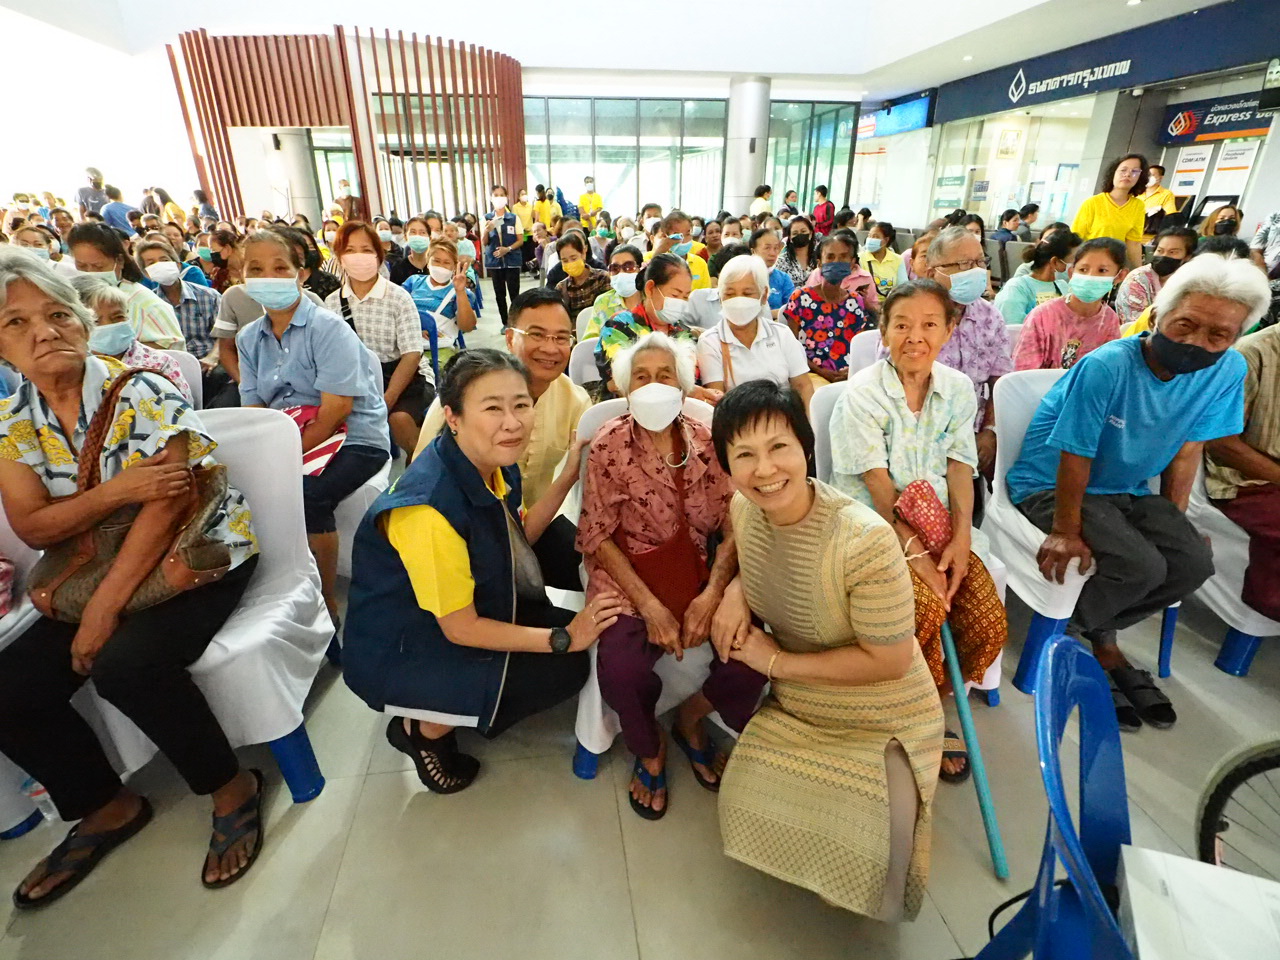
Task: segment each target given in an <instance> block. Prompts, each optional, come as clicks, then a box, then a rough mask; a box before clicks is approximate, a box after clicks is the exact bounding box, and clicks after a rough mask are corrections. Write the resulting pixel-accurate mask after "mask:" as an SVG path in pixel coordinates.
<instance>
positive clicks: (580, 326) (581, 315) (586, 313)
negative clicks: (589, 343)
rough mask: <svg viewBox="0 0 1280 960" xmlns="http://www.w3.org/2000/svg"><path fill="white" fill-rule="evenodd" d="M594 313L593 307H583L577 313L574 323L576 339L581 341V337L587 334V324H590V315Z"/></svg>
mask: <svg viewBox="0 0 1280 960" xmlns="http://www.w3.org/2000/svg"><path fill="white" fill-rule="evenodd" d="M593 312H594V308H593V307H583V308H582V309H581V310H579V311H578V319H577V321H576V323H575V328H576V329H577V333H578V339H579V340H581V339H582V335H583V334H584V333H586V332H587V324H589V323H590V322H591V314H592V313H593Z"/></svg>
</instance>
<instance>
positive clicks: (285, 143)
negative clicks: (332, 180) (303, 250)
mask: <svg viewBox="0 0 1280 960" xmlns="http://www.w3.org/2000/svg"><path fill="white" fill-rule="evenodd" d="M275 134H276V137H277V138H278V140H279V142H280V151H279V154H278V156H279V158H280V165H281V172H282V173H283V174H284V176H285V178H287V182H288V190H289V195H290V205H289V209H290V210H292V211H293V212H294V213H301V214H303V215H305V216H306V217H307V219H308V220H310V221H311V223H313V224H315V225H316V226H317V228H318V227H319V224H320V221H321V219H323V216H324V215H323V213H322V204H323V200H322V199H321V197H320V185H319V183H318V182H317V180H316V165H315V159H314V158H313V157H312V155H311V143H310V140H309V138H308V137H307V131H306V130H300V129H296V128H295V129H290V130H277V131H276V132H275Z"/></svg>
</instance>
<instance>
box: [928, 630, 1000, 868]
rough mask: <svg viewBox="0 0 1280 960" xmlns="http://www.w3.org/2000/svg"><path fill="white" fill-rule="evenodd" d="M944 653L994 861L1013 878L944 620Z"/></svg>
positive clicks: (967, 696) (995, 864)
mask: <svg viewBox="0 0 1280 960" xmlns="http://www.w3.org/2000/svg"><path fill="white" fill-rule="evenodd" d="M942 655H943V657H944V658H945V659H946V661H947V673H948V674H949V675H950V677H951V692H952V693H954V694H955V698H956V711H957V712H958V713H959V714H960V729H961V730H962V731H963V733H964V742H965V746H966V747H967V748H968V750H969V764H970V766H971V767H972V768H973V786H974V789H976V790H977V791H978V808H979V809H980V810H981V811H982V825H983V827H985V828H986V831H987V846H988V847H990V848H991V864H992V866H993V867H995V871H996V877H997V878H998V879H1000V880H1008V879H1009V863H1008V861H1007V860H1006V859H1005V856H1004V841H1003V840H1001V839H1000V824H999V822H998V821H997V820H996V806H995V802H994V801H993V800H992V799H991V786H990V784H988V783H987V768H986V765H985V764H984V763H983V762H982V747H980V746H979V745H978V732H977V731H976V730H975V729H974V728H973V711H971V710H970V709H969V694H968V693H967V692H966V690H965V688H964V678H963V677H962V676H960V658H959V657H958V656H957V655H956V644H955V641H954V640H952V639H951V625H950V624H949V623H947V622H946V621H943V624H942Z"/></svg>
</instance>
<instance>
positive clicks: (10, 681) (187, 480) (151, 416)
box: [0, 250, 263, 909]
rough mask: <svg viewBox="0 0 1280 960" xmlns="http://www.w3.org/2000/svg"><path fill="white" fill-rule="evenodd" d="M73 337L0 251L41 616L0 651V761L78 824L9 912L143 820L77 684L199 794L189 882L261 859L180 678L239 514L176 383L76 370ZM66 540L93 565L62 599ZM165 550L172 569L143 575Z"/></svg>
mask: <svg viewBox="0 0 1280 960" xmlns="http://www.w3.org/2000/svg"><path fill="white" fill-rule="evenodd" d="M93 327H94V324H93V314H92V313H91V312H90V311H89V309H88V308H87V307H85V306H84V305H83V304H81V302H80V299H79V298H78V297H77V296H76V292H75V290H73V289H72V287H71V285H70V284H69V283H67V282H66V280H64V279H62V278H61V277H60V276H59V275H57V274H54V273H53V272H52V271H50V270H49V268H48V267H47V266H46V265H45V264H43V263H41V262H39V261H37V260H36V259H35V258H33V257H31V256H30V255H29V254H27V253H25V252H23V251H18V250H0V361H3V362H4V363H5V364H7V365H8V366H10V367H13V368H15V369H17V371H18V372H19V373H21V374H22V377H23V379H22V382H21V384H20V386H19V387H18V390H17V392H16V393H14V395H13V396H11V397H9V398H7V399H6V400H3V401H0V500H2V501H3V503H4V509H5V514H6V516H7V518H8V521H9V525H10V527H11V528H12V530H13V532H14V534H16V535H17V537H18V538H19V539H20V540H22V541H23V542H24V543H26V544H27V545H28V546H30V547H32V548H33V549H35V550H44V551H46V554H45V563H46V566H47V569H45V570H44V571H43V572H42V568H41V567H37V568H36V569H35V570H33V571H32V573H31V574H30V576H29V580H30V581H31V583H29V584H28V588H29V590H30V591H31V594H32V599H33V601H34V602H35V605H36V608H37V609H38V610H39V611H40V612H41V613H42V614H43V615H42V616H41V617H40V618H39V619H37V620H36V621H35V623H34V624H32V626H31V627H30V628H29V629H28V630H27V631H26V632H25V633H23V634H22V635H21V636H20V637H18V638H17V639H16V640H14V641H13V642H12V643H10V644H9V645H8V646H6V647H5V648H4V649H3V650H0V753H3V754H4V755H5V756H7V757H9V759H11V760H12V761H13V762H14V763H16V764H17V765H18V766H19V767H21V768H22V769H23V770H25V771H26V772H27V773H29V774H30V775H31V776H32V777H34V778H35V779H36V780H37V781H39V782H40V783H42V784H43V785H44V786H45V788H46V789H47V790H48V791H49V795H50V797H51V798H52V799H53V801H54V803H55V804H56V805H57V807H58V813H59V814H60V816H61V817H62V819H63V820H66V821H77V820H78V821H79V823H77V824H76V826H75V827H73V828H72V830H71V832H70V833H68V834H67V836H66V838H65V839H64V840H63V841H62V842H61V843H59V844H58V845H57V846H56V847H54V849H53V851H52V852H51V853H50V854H49V856H48V857H46V858H45V859H44V860H42V861H40V863H39V864H37V865H36V867H35V869H34V870H32V871H31V873H29V874H28V875H27V877H26V879H24V880H23V881H22V883H21V884H20V885H19V886H18V888H17V890H16V891H15V892H14V895H13V902H14V904H15V906H17V907H19V908H20V909H21V908H29V907H37V906H43V905H46V904H49V903H52V902H53V901H54V900H57V899H58V898H60V897H62V896H63V895H65V894H66V893H68V892H69V891H70V890H71V889H72V888H73V887H75V886H76V885H77V884H78V883H80V881H82V880H83V879H84V878H85V877H86V876H87V875H88V874H89V872H90V871H91V870H93V868H94V867H95V866H97V864H98V862H99V861H100V860H101V859H102V858H103V857H104V856H106V855H107V854H108V853H109V852H110V851H111V850H113V849H114V848H115V847H118V846H119V845H120V844H122V843H124V842H125V841H126V840H128V839H129V838H130V837H132V836H133V835H134V834H136V833H137V832H138V831H139V830H141V829H142V828H143V827H145V826H146V825H147V823H148V821H150V819H151V816H152V809H151V805H150V804H149V803H148V802H147V800H146V798H145V797H142V796H140V795H138V794H137V793H134V792H133V791H132V790H130V789H129V788H128V787H126V786H124V784H122V783H121V782H120V778H119V777H118V776H117V775H116V772H115V770H114V769H113V767H112V765H111V761H110V760H109V759H108V758H107V756H106V753H105V752H104V750H103V748H102V744H101V743H100V742H99V741H98V738H97V736H96V735H95V734H94V732H93V730H92V728H91V727H90V726H89V725H88V723H86V722H85V720H84V718H83V717H81V716H80V714H79V713H78V712H77V711H76V710H75V708H74V707H72V706H71V703H70V700H71V697H72V696H73V695H74V694H75V692H76V691H77V690H78V689H79V688H80V687H81V686H83V685H84V683H85V681H86V680H93V683H94V687H95V688H96V689H97V692H98V695H99V696H100V697H102V698H103V699H105V700H106V701H107V702H108V703H110V704H111V705H112V706H114V707H116V708H117V709H118V710H119V711H120V712H121V713H123V714H124V715H125V716H126V717H128V718H129V719H130V720H132V721H133V722H134V723H135V724H137V725H138V727H139V729H141V730H142V732H143V733H145V734H146V735H147V736H148V737H149V738H150V739H151V740H152V741H153V742H154V743H155V744H156V746H157V747H159V748H160V752H161V753H163V754H164V755H165V756H167V757H168V758H169V760H170V761H172V763H173V765H174V766H175V767H177V769H178V772H179V773H180V774H181V775H182V777H183V779H185V780H186V781H187V785H188V786H189V787H190V788H191V790H192V792H194V793H197V794H203V795H212V799H213V836H212V839H211V841H210V845H209V850H208V853H207V854H206V855H205V856H204V858H203V860H204V862H203V865H202V867H201V870H200V876H201V880H202V881H203V882H204V885H205V886H207V887H222V886H226V885H227V884H229V883H233V882H234V881H236V880H238V879H239V878H240V877H242V876H244V874H245V872H246V871H247V870H248V869H249V867H250V866H251V865H252V864H253V862H254V859H255V857H256V856H257V853H258V851H259V850H260V849H261V846H262V836H263V832H262V825H263V821H262V807H261V798H262V778H261V774H258V773H257V772H256V771H248V770H244V769H242V768H241V767H240V764H239V761H238V760H237V759H236V755H235V753H234V752H233V751H232V749H231V745H230V744H229V743H228V741H227V737H226V734H225V733H224V732H223V730H222V727H221V725H220V724H219V723H218V719H217V718H216V717H215V716H214V715H213V712H212V710H210V708H209V704H208V703H207V702H206V700H205V698H204V694H202V693H201V692H200V688H199V687H197V686H196V684H195V683H194V682H193V681H192V679H191V674H190V672H189V668H190V666H191V665H192V664H193V663H195V662H196V661H197V660H198V659H200V656H201V655H202V654H203V653H204V651H205V648H206V647H207V646H208V645H209V643H210V641H211V640H212V639H213V637H214V635H215V634H216V633H217V632H218V630H219V629H220V628H221V627H222V625H223V623H225V622H226V620H227V618H228V617H229V616H230V615H231V613H232V611H234V610H235V608H236V605H237V604H238V603H239V601H240V597H241V595H242V594H243V593H244V590H245V588H246V587H247V586H248V583H249V579H250V577H251V576H252V574H253V570H254V567H255V566H256V563H257V553H258V545H257V540H256V538H255V537H254V534H253V520H252V516H251V514H250V512H249V507H248V505H247V504H246V503H245V500H244V497H243V496H242V495H241V494H240V492H239V491H237V490H236V489H234V488H233V487H231V486H229V485H228V484H227V483H226V476H225V473H224V472H223V470H222V468H221V467H219V466H218V465H217V464H216V462H215V461H214V459H213V458H212V457H211V456H210V454H211V453H212V452H213V450H214V449H215V448H216V447H217V444H216V443H215V442H214V440H213V439H212V438H211V437H210V436H209V434H208V433H207V432H206V431H205V429H204V426H203V425H202V424H201V422H200V420H199V418H198V417H197V415H196V414H195V413H194V411H192V409H191V407H190V405H189V404H188V403H187V402H186V401H185V400H184V399H183V397H182V395H181V394H179V393H178V390H177V388H176V387H175V386H174V385H173V384H172V383H170V382H169V381H168V380H167V379H165V378H164V377H162V376H160V375H159V374H156V373H151V372H149V371H127V369H126V367H125V366H124V364H122V363H120V362H119V361H118V360H115V359H113V358H110V357H98V356H94V355H93V354H92V353H90V351H89V335H90V332H91V331H92V330H93ZM94 450H96V451H97V454H98V455H97V457H96V462H90V463H86V464H85V465H84V466H85V467H88V468H89V469H88V470H86V475H87V477H89V478H90V479H91V480H97V481H99V482H97V483H91V484H89V485H85V486H84V488H83V489H82V484H81V483H80V482H78V479H77V476H78V474H79V472H80V470H81V464H80V462H79V460H80V458H81V457H82V456H85V455H86V454H87V452H88V451H94ZM95 474H96V475H97V476H94V475H95ZM107 521H109V522H110V524H111V525H113V526H114V527H115V528H116V529H117V530H119V528H120V527H124V528H125V530H124V531H123V533H122V535H121V539H120V540H119V541H118V542H119V546H118V547H116V548H114V549H113V548H112V547H110V546H108V545H105V544H104V543H103V539H104V537H105V534H104V533H103V532H102V531H103V527H104V526H105V525H106V522H107ZM193 525H195V529H194V533H195V534H196V536H195V538H194V540H187V539H184V541H183V543H184V544H190V546H191V549H190V550H187V549H185V548H184V549H182V550H181V551H180V552H179V551H178V549H177V548H176V546H175V545H176V542H177V541H176V539H175V538H176V537H177V536H178V534H179V532H180V531H181V530H183V529H184V528H190V527H192V526H193ZM86 533H92V534H95V540H96V541H97V542H98V549H99V551H100V554H99V556H100V563H95V564H92V565H91V566H90V567H87V568H83V570H82V571H81V572H79V573H76V572H71V573H70V576H71V577H72V578H74V579H73V580H72V581H71V582H70V583H68V584H66V585H67V586H73V585H74V586H75V587H76V589H74V590H71V591H67V590H64V589H63V588H62V586H59V585H58V584H59V583H61V581H60V580H59V579H58V578H59V577H60V576H61V575H62V574H63V573H67V572H68V566H67V565H66V564H63V565H61V566H59V561H58V557H59V553H60V551H59V550H58V548H59V547H63V546H67V545H68V541H73V540H75V539H76V538H78V537H79V536H80V535H82V534H86ZM112 542H115V541H112ZM166 555H168V557H169V558H170V559H169V563H178V564H180V566H181V567H183V568H185V569H184V570H183V571H181V572H180V573H179V574H178V575H176V576H174V575H173V572H174V571H175V570H178V567H170V566H169V565H168V564H166V565H165V571H164V572H163V573H161V572H160V571H159V570H158V569H157V568H158V565H159V564H160V563H161V561H162V560H164V559H165V557H166ZM50 562H51V563H52V565H49V563H50ZM32 584H41V585H43V586H40V587H33V586H32ZM68 593H69V594H70V595H68ZM55 615H56V619H55ZM193 866H194V864H193Z"/></svg>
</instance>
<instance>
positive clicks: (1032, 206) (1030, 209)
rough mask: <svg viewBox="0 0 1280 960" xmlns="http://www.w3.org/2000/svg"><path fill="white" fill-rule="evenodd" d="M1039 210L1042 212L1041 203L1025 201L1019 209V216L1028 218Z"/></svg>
mask: <svg viewBox="0 0 1280 960" xmlns="http://www.w3.org/2000/svg"><path fill="white" fill-rule="evenodd" d="M1039 212H1040V204H1038V203H1024V204H1023V205H1022V209H1020V210H1019V211H1018V216H1020V217H1022V218H1023V219H1026V218H1027V217H1030V216H1034V215H1035V214H1037V213H1039Z"/></svg>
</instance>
